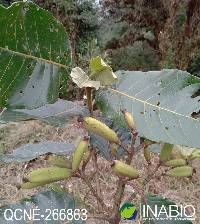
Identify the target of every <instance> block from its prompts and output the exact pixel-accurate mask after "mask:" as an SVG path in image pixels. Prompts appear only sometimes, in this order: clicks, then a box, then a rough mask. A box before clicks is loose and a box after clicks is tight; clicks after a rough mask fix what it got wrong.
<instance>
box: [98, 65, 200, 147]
mask: <svg viewBox="0 0 200 224" xmlns="http://www.w3.org/2000/svg"><path fill="white" fill-rule="evenodd" d="M116 74H117V76H118V79H119V82H118V83H117V84H116V85H115V88H108V89H107V90H103V91H99V93H98V95H99V98H101V99H102V100H104V102H105V104H106V105H107V107H108V108H109V113H110V114H113V113H120V110H121V109H126V110H127V111H128V112H130V113H131V114H132V115H133V117H134V119H135V124H136V129H137V131H138V132H139V135H140V136H142V137H146V138H148V139H150V140H153V141H156V142H160V141H163V142H166V143H170V144H174V145H184V146H190V147H194V148H200V138H199V133H200V119H199V117H198V113H199V111H200V96H199V94H198V92H199V89H200V79H199V78H197V77H194V76H192V75H190V74H189V73H187V72H185V71H180V70H174V69H164V70H162V71H151V72H140V71H138V72H134V71H118V72H117V73H116Z"/></svg>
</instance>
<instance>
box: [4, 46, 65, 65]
mask: <svg viewBox="0 0 200 224" xmlns="http://www.w3.org/2000/svg"><path fill="white" fill-rule="evenodd" d="M0 51H6V52H9V53H12V54H15V55H18V56H21V57H24V58H29V59H33V60H39V61H44V62H46V63H49V64H53V65H56V66H58V67H61V68H64V69H67V68H68V67H69V66H66V65H63V64H60V63H57V62H55V61H51V60H47V59H44V58H40V57H35V56H33V55H29V54H24V53H21V52H17V51H13V50H10V49H7V48H4V47H0Z"/></svg>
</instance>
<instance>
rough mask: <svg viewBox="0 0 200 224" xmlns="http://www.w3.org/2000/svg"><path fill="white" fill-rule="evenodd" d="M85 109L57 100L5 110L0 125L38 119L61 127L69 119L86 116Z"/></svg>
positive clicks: (87, 112)
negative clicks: (32, 107) (33, 106)
mask: <svg viewBox="0 0 200 224" xmlns="http://www.w3.org/2000/svg"><path fill="white" fill-rule="evenodd" d="M88 115H89V111H88V109H87V107H85V106H82V105H80V104H78V103H77V102H71V101H67V100H61V99H59V100H58V101H57V102H55V103H54V104H46V105H44V106H42V107H39V108H36V109H32V110H28V109H7V110H4V111H3V112H2V113H1V114H0V123H7V122H10V121H24V120H33V119H40V120H42V121H45V122H47V123H49V124H51V125H54V126H63V125H65V124H66V122H68V121H69V120H70V119H72V118H74V117H78V116H88Z"/></svg>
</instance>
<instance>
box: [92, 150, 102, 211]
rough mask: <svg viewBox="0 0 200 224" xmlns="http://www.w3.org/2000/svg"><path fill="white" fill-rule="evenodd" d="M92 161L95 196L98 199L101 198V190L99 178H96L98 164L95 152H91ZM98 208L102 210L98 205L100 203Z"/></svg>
mask: <svg viewBox="0 0 200 224" xmlns="http://www.w3.org/2000/svg"><path fill="white" fill-rule="evenodd" d="M92 160H93V164H94V168H95V172H96V173H95V182H96V189H97V194H98V196H99V197H102V195H101V188H100V181H99V178H98V175H97V174H98V173H99V172H98V171H99V168H98V164H97V154H96V152H95V150H93V153H92ZM98 207H99V209H100V210H102V206H101V205H100V203H98Z"/></svg>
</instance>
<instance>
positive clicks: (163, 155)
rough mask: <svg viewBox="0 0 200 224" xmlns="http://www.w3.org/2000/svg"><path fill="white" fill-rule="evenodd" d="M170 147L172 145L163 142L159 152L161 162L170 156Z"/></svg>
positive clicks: (171, 147)
mask: <svg viewBox="0 0 200 224" xmlns="http://www.w3.org/2000/svg"><path fill="white" fill-rule="evenodd" d="M172 149H173V145H171V144H168V143H165V144H164V146H163V148H162V149H161V152H160V161H161V162H166V161H167V160H168V159H169V158H170V155H171V152H172Z"/></svg>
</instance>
